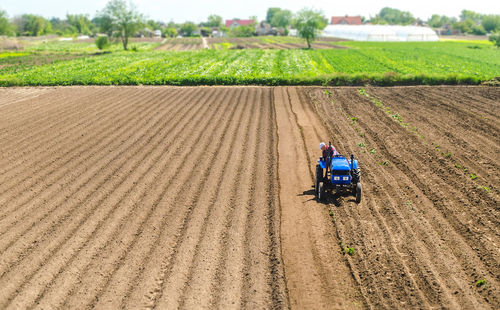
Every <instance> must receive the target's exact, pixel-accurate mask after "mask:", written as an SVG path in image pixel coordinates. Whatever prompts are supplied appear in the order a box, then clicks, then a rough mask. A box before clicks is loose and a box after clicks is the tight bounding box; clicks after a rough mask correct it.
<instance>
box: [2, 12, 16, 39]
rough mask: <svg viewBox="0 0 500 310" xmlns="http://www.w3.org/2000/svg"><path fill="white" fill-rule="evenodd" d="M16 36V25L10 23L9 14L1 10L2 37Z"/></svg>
mask: <svg viewBox="0 0 500 310" xmlns="http://www.w3.org/2000/svg"><path fill="white" fill-rule="evenodd" d="M13 34H14V25H12V24H11V23H10V22H9V18H8V16H7V12H5V11H2V10H0V35H6V36H11V35H13Z"/></svg>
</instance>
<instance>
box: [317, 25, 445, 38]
mask: <svg viewBox="0 0 500 310" xmlns="http://www.w3.org/2000/svg"><path fill="white" fill-rule="evenodd" d="M322 35H323V36H324V37H336V38H341V39H347V40H353V41H396V42H397V41H403V42H406V41H439V38H438V36H437V34H436V32H434V30H432V29H431V28H428V27H418V26H389V25H328V26H326V28H325V29H324V30H323V33H322Z"/></svg>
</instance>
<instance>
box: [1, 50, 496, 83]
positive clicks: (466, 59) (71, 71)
mask: <svg viewBox="0 0 500 310" xmlns="http://www.w3.org/2000/svg"><path fill="white" fill-rule="evenodd" d="M342 43H343V44H344V45H348V46H349V47H350V48H348V49H325V50H303V49H293V50H259V49H250V50H248V49H247V50H217V51H215V50H200V51H184V52H175V51H139V52H113V53H109V54H103V55H99V56H93V57H81V58H76V59H70V60H66V61H58V62H53V63H49V64H41V65H38V66H29V67H22V68H21V69H19V70H15V71H12V70H2V62H3V61H7V60H8V59H9V57H5V58H2V59H0V85H1V86H10V85H88V84H98V85H113V84H124V85H134V84H149V85H163V84H174V85H197V84H266V85H287V84H325V83H326V84H337V85H360V84H364V83H373V84H379V85H398V84H400V85H405V84H478V83H480V82H481V81H485V80H489V79H492V78H494V77H496V76H499V75H500V57H499V52H500V51H499V50H497V49H495V48H493V47H491V46H489V45H484V46H480V47H479V48H475V47H474V48H471V47H470V46H469V45H468V44H466V43H455V42H438V43H358V42H342ZM23 57H26V56H23Z"/></svg>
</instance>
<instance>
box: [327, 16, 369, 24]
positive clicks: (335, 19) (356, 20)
mask: <svg viewBox="0 0 500 310" xmlns="http://www.w3.org/2000/svg"><path fill="white" fill-rule="evenodd" d="M362 23H363V22H362V21H361V16H347V15H346V16H332V23H331V24H332V25H361V24H362Z"/></svg>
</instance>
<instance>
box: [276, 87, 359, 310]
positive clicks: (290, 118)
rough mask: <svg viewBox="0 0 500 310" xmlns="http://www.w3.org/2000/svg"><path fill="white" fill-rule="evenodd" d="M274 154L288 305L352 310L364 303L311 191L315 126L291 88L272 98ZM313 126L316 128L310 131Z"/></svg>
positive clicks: (332, 228)
mask: <svg viewBox="0 0 500 310" xmlns="http://www.w3.org/2000/svg"><path fill="white" fill-rule="evenodd" d="M274 100H275V108H276V116H277V128H278V137H279V140H278V154H279V180H280V195H279V197H280V205H281V214H282V223H281V238H282V240H281V242H282V255H283V260H284V264H285V275H286V281H287V288H288V292H289V297H290V304H291V306H292V307H297V308H311V307H314V308H357V307H362V305H363V304H364V301H363V300H362V299H360V296H359V292H358V291H357V288H356V286H355V283H354V281H353V278H352V275H351V272H350V270H349V268H348V266H347V265H346V261H345V258H343V257H342V255H341V254H340V253H339V248H338V247H337V246H336V244H337V243H338V241H337V238H336V235H335V232H334V227H332V224H331V221H330V219H328V215H327V209H326V208H325V206H324V205H323V204H319V203H316V201H315V199H314V191H313V190H311V184H312V183H313V180H312V176H313V173H312V170H311V169H312V165H313V163H311V160H310V158H311V156H310V155H309V154H312V152H313V151H312V150H313V149H315V145H316V144H317V143H318V141H315V139H316V138H317V137H316V134H317V133H320V134H321V133H322V136H323V137H327V136H326V132H325V131H324V129H323V128H322V127H320V125H319V122H314V123H311V124H309V123H307V117H306V115H307V114H306V112H305V111H304V110H303V109H302V106H301V105H300V103H299V101H298V96H297V94H296V90H295V89H294V88H282V87H278V88H276V89H275V93H274ZM312 127H315V128H316V129H312Z"/></svg>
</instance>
